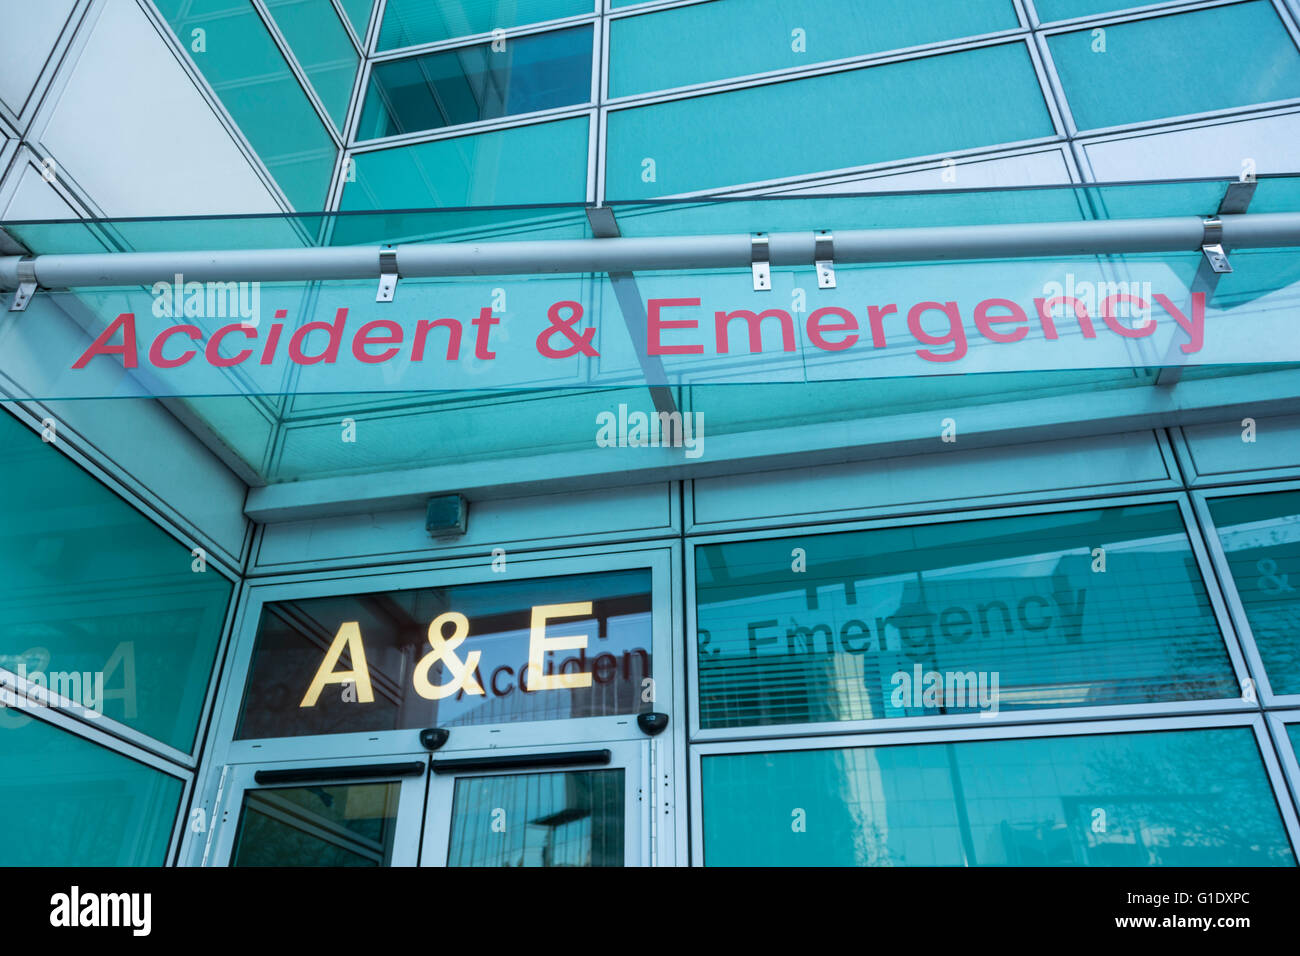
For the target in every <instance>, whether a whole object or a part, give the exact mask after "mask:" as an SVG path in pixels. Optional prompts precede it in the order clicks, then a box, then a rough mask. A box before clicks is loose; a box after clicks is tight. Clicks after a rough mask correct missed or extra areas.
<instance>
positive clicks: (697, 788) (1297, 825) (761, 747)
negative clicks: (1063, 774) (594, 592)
mask: <svg viewBox="0 0 1300 956" xmlns="http://www.w3.org/2000/svg"><path fill="white" fill-rule="evenodd" d="M1228 727H1250V728H1251V731H1252V733H1253V734H1254V739H1255V746H1256V747H1257V748H1258V751H1259V755H1260V759H1261V762H1262V764H1263V767H1264V771H1265V780H1266V782H1267V783H1268V784H1269V786H1270V787H1271V788H1272V796H1273V800H1274V804H1275V806H1276V807H1277V810H1278V815H1279V816H1280V817H1281V820H1282V825H1283V830H1284V832H1285V834H1286V836H1287V839H1288V840H1289V841H1290V845H1291V853H1292V858H1293V860H1294V859H1296V858H1297V857H1300V820H1298V819H1297V815H1296V808H1295V806H1294V805H1293V804H1292V803H1291V802H1290V801H1289V800H1287V799H1286V794H1287V789H1286V781H1285V779H1284V778H1283V771H1282V768H1281V766H1280V764H1279V760H1278V756H1277V754H1276V753H1275V752H1274V749H1273V747H1272V745H1271V742H1270V740H1269V735H1268V732H1267V730H1266V728H1265V724H1264V715H1263V714H1262V713H1259V712H1256V713H1234V714H1220V715H1192V716H1169V717H1145V718H1138V719H1130V720H1107V721H1094V720H1075V721H1069V722H1065V723H1059V724H1041V723H1040V724H1029V725H1022V726H1006V727H998V726H987V725H986V726H982V727H964V728H955V727H954V728H943V729H937V730H929V731H921V730H902V731H899V732H896V733H882V734H870V735H865V736H864V735H850V734H840V735H837V736H830V737H816V738H814V737H804V738H793V739H789V738H787V739H779V740H777V739H753V740H734V741H710V742H706V743H692V744H691V748H690V751H691V752H690V781H691V796H690V819H691V863H692V865H693V866H704V865H705V859H704V817H703V779H702V774H701V770H702V767H701V764H702V761H703V758H705V757H710V756H721V755H728V754H745V753H768V752H775V751H791V750H838V749H847V748H860V747H891V746H900V745H907V744H938V743H960V742H966V741H971V742H974V741H981V740H1015V739H1026V738H1038V737H1077V736H1094V735H1096V736H1100V735H1104V734H1112V733H1113V734H1123V733H1141V732H1158V731H1162V730H1193V729H1205V730H1209V729H1221V728H1228Z"/></svg>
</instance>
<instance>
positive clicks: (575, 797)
mask: <svg viewBox="0 0 1300 956" xmlns="http://www.w3.org/2000/svg"><path fill="white" fill-rule="evenodd" d="M647 750H648V744H646V743H642V742H638V741H633V742H623V743H618V744H610V745H600V746H596V747H591V748H583V749H582V750H575V751H565V752H558V753H557V752H550V753H547V752H543V751H533V752H531V753H530V752H526V751H525V752H519V753H516V754H511V755H501V754H499V753H496V752H493V751H487V752H482V753H478V754H472V755H457V756H456V757H450V758H446V759H443V760H439V759H438V758H437V756H436V755H435V757H434V759H433V762H432V763H433V767H432V775H431V779H430V785H429V797H428V804H427V807H428V809H427V811H426V817H425V828H424V840H423V846H422V847H421V853H420V862H421V864H422V865H424V866H637V865H639V864H640V863H641V862H642V861H643V860H644V859H645V858H646V856H645V850H646V847H645V846H644V845H643V836H644V835H645V834H644V827H643V826H642V821H643V820H645V819H646V818H647V816H648V814H647V813H646V812H645V810H644V808H645V806H646V800H645V799H644V792H645V786H646V780H647V779H648V777H647V774H646V768H645V766H644V764H643V762H644V760H645V754H646V753H647Z"/></svg>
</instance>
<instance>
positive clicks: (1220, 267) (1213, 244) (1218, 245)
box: [1201, 218, 1232, 273]
mask: <svg viewBox="0 0 1300 956" xmlns="http://www.w3.org/2000/svg"><path fill="white" fill-rule="evenodd" d="M1201 252H1202V253H1204V254H1205V261H1206V262H1208V263H1209V264H1210V268H1211V269H1212V270H1213V271H1215V272H1218V273H1223V272H1231V271H1232V263H1230V262H1229V261H1228V254H1227V253H1226V252H1224V251H1223V223H1222V222H1221V221H1220V220H1219V219H1218V218H1214V219H1207V220H1205V234H1204V235H1203V236H1202V237H1201Z"/></svg>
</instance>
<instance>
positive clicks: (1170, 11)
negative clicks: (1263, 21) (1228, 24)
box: [1031, 0, 1300, 141]
mask: <svg viewBox="0 0 1300 956" xmlns="http://www.w3.org/2000/svg"><path fill="white" fill-rule="evenodd" d="M1031 2H1032V0H1031ZM1259 2H1261V0H1199V2H1197V3H1194V4H1180V5H1178V6H1176V7H1170V6H1160V7H1159V8H1157V9H1152V8H1151V7H1142V8H1139V9H1137V10H1121V11H1119V12H1118V13H1107V14H1103V15H1099V16H1094V17H1090V18H1087V19H1086V22H1074V21H1071V22H1070V24H1069V25H1065V26H1060V25H1052V26H1050V27H1042V28H1040V29H1037V30H1035V31H1034V35H1035V37H1038V38H1040V39H1041V43H1040V45H1041V48H1042V54H1043V60H1044V68H1045V70H1046V73H1047V76H1048V77H1049V81H1050V84H1051V89H1052V90H1053V92H1054V93H1056V94H1057V95H1058V96H1059V99H1060V107H1061V115H1062V118H1063V120H1064V122H1065V128H1066V135H1067V137H1068V138H1069V139H1070V140H1071V141H1073V140H1076V139H1079V138H1081V137H1088V138H1092V137H1099V136H1108V135H1111V134H1113V133H1120V132H1124V131H1130V130H1133V129H1136V128H1160V127H1164V126H1173V125H1178V124H1181V123H1187V122H1190V121H1192V120H1198V119H1202V120H1203V119H1215V118H1219V117H1225V116H1233V115H1237V114H1239V113H1241V112H1242V111H1243V110H1250V111H1252V112H1260V111H1264V110H1273V109H1280V108H1282V107H1286V106H1295V105H1297V104H1300V96H1294V97H1289V98H1286V99H1281V100H1271V101H1268V102H1264V103H1249V104H1246V105H1244V106H1230V107H1223V108H1221V109H1215V110H1203V111H1197V112H1193V113H1183V114H1178V115H1175V116H1162V117H1157V118H1156V119H1151V120H1138V121H1135V122H1130V123H1117V124H1113V125H1110V126H1096V127H1092V126H1090V127H1087V128H1086V129H1080V128H1079V125H1078V124H1077V123H1076V122H1075V119H1074V114H1073V111H1072V110H1071V108H1070V103H1069V97H1068V95H1066V92H1065V85H1064V84H1063V83H1062V82H1061V77H1060V74H1059V73H1058V72H1057V69H1056V64H1055V61H1054V60H1053V58H1052V54H1051V46H1050V43H1049V42H1048V41H1049V40H1050V38H1051V37H1054V36H1058V35H1061V34H1065V33H1082V32H1086V30H1087V29H1088V28H1094V29H1095V28H1103V29H1104V28H1106V27H1114V26H1123V25H1125V24H1129V23H1138V22H1140V21H1143V20H1155V19H1160V18H1161V17H1169V16H1178V15H1181V14H1185V13H1196V12H1199V11H1201V10H1212V9H1215V8H1218V7H1231V6H1242V5H1245V4H1249V3H1259ZM1262 2H1265V3H1268V4H1269V5H1270V6H1271V7H1272V8H1273V13H1274V14H1275V15H1276V16H1277V18H1278V21H1279V23H1280V24H1281V26H1282V29H1283V30H1284V31H1286V35H1287V37H1288V38H1289V39H1290V40H1291V45H1292V47H1293V48H1294V49H1295V50H1296V52H1297V55H1300V30H1297V28H1296V24H1295V22H1294V21H1293V20H1292V19H1291V17H1290V16H1289V15H1288V14H1287V13H1286V11H1285V10H1284V8H1283V7H1282V6H1281V0H1262Z"/></svg>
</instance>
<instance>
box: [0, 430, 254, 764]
mask: <svg viewBox="0 0 1300 956" xmlns="http://www.w3.org/2000/svg"><path fill="white" fill-rule="evenodd" d="M56 434H57V433H56ZM0 449H3V451H0V475H2V476H3V477H0V489H2V490H3V494H2V495H0V581H3V582H4V583H3V585H0V610H2V611H3V617H0V622H2V623H0V667H4V668H6V669H7V670H10V671H13V672H15V673H20V674H25V675H26V676H27V677H28V679H29V680H31V679H33V675H35V674H42V675H45V678H46V680H47V681H49V682H51V683H52V682H53V681H54V680H55V679H56V675H63V678H62V680H70V679H71V677H73V676H76V677H79V678H81V680H79V681H77V684H75V685H73V686H77V685H79V687H78V689H77V691H76V692H75V693H73V694H64V695H63V696H65V697H76V696H79V697H80V700H78V701H77V703H80V704H82V705H83V706H86V707H89V708H90V709H92V710H96V711H99V712H102V713H103V714H104V715H105V716H107V717H111V718H112V719H114V720H117V721H120V722H122V723H124V724H126V725H127V726H129V727H133V728H135V729H136V730H138V731H140V732H141V733H144V734H147V735H149V736H150V737H153V738H155V739H157V740H160V741H162V742H163V743H165V744H169V745H170V746H172V747H175V748H177V749H178V750H182V751H184V752H186V753H188V752H190V750H191V749H192V747H193V745H194V735H195V731H196V729H197V727H198V722H199V715H200V712H201V710H202V708H203V700H204V697H205V695H206V693H207V688H208V681H209V678H210V676H211V673H212V667H213V663H214V661H215V658H216V652H217V645H218V642H219V641H220V638H221V629H222V626H223V624H224V622H225V616H226V608H227V605H228V604H229V601H230V596H231V592H232V590H233V586H232V584H231V582H230V581H229V580H228V579H227V578H226V577H224V576H223V575H221V574H220V573H218V572H217V571H215V570H213V569H212V568H211V567H208V568H207V570H206V571H204V572H202V573H196V572H195V571H194V570H193V569H192V563H193V561H194V560H195V559H194V557H193V556H192V555H191V554H190V551H189V549H188V548H187V547H186V546H185V545H183V544H181V543H180V542H178V541H177V540H175V539H174V538H172V537H171V536H170V535H168V534H167V533H166V532H164V531H163V530H162V529H161V528H159V527H158V526H157V525H155V524H153V523H152V522H151V521H149V520H148V519H147V518H145V517H144V515H142V514H140V513H139V512H138V511H136V510H135V509H134V508H132V507H131V506H130V505H128V504H127V503H126V502H124V501H123V500H122V499H121V498H119V497H117V495H115V494H114V493H113V492H111V491H110V490H109V489H107V488H106V487H104V486H103V485H101V484H100V483H99V482H98V481H96V480H95V479H94V478H92V477H91V476H90V475H88V474H87V473H86V472H84V471H82V470H81V469H80V468H79V467H77V465H76V464H75V463H73V462H72V461H71V460H70V459H68V458H67V457H65V456H64V455H63V454H62V452H61V451H59V448H58V445H57V443H54V442H50V443H47V442H44V441H42V440H41V435H40V434H38V433H36V432H34V431H32V430H31V429H29V428H27V427H26V426H24V425H22V424H21V423H19V422H18V421H17V420H16V419H14V418H13V417H12V416H10V415H8V414H4V413H0ZM160 453H164V452H160ZM64 686H67V685H66V684H65V685H64ZM95 698H99V699H98V700H96V699H95Z"/></svg>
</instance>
